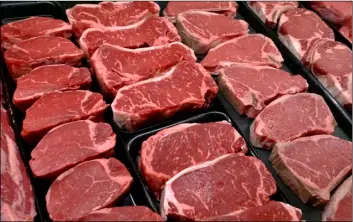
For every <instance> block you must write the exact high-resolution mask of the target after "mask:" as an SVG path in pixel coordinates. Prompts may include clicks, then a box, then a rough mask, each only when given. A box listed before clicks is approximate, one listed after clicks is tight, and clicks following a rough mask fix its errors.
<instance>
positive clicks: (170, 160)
mask: <svg viewBox="0 0 353 222" xmlns="http://www.w3.org/2000/svg"><path fill="white" fill-rule="evenodd" d="M216 132H217V133H216ZM237 152H239V153H246V152H247V147H246V144H245V141H244V139H243V138H242V137H241V136H240V135H239V133H238V132H237V131H236V130H235V129H234V128H233V127H232V125H231V124H229V123H228V122H227V121H222V122H212V123H184V124H179V125H176V126H173V127H170V128H167V129H164V130H162V131H159V132H158V133H157V134H155V135H153V136H151V137H149V138H148V139H147V140H146V141H144V142H143V143H142V148H141V156H140V160H139V166H140V169H141V173H142V174H143V175H144V177H145V180H146V182H147V184H148V187H149V188H150V190H152V191H153V192H154V193H155V195H156V196H159V195H160V193H161V191H162V189H163V187H164V184H165V183H166V182H167V181H168V180H169V179H170V178H172V177H173V176H174V175H175V174H177V173H179V172H180V171H182V170H183V169H186V168H188V167H190V166H193V165H195V164H198V163H201V162H205V161H208V160H212V159H215V158H217V157H219V156H222V155H224V154H227V153H237Z"/></svg>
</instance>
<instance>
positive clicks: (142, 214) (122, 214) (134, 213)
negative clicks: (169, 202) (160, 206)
mask: <svg viewBox="0 0 353 222" xmlns="http://www.w3.org/2000/svg"><path fill="white" fill-rule="evenodd" d="M80 221H163V219H162V217H161V216H159V214H156V213H154V212H153V211H152V210H150V209H149V208H147V207H145V206H126V207H112V208H104V209H101V210H97V211H94V212H92V213H90V214H88V215H86V216H84V217H83V218H81V219H80Z"/></svg>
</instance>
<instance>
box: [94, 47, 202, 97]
mask: <svg viewBox="0 0 353 222" xmlns="http://www.w3.org/2000/svg"><path fill="white" fill-rule="evenodd" d="M182 60H186V61H196V57H195V55H194V52H193V51H192V50H191V49H190V48H188V47H187V46H185V45H184V44H182V43H180V42H174V43H170V44H167V45H163V46H155V47H149V48H143V49H126V48H123V47H120V46H111V45H103V46H101V47H100V48H99V49H97V50H96V52H95V53H94V54H93V56H92V58H91V64H92V67H93V69H94V71H95V73H96V77H97V81H98V84H99V86H100V89H101V91H102V92H103V93H104V95H105V97H107V98H108V99H114V97H115V96H116V93H117V92H118V90H119V89H120V88H121V87H123V86H126V85H130V84H133V83H136V82H138V81H141V80H145V79H148V78H151V77H155V76H158V75H160V74H161V73H163V72H164V71H166V70H167V69H169V68H171V67H173V66H174V65H175V64H177V63H178V62H179V61H182Z"/></svg>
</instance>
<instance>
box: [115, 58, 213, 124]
mask: <svg viewBox="0 0 353 222" xmlns="http://www.w3.org/2000/svg"><path fill="white" fill-rule="evenodd" d="M217 91H218V87H217V85H216V83H215V82H214V81H213V79H212V77H211V76H210V74H209V73H208V72H207V71H206V70H205V69H204V68H203V67H202V66H201V65H200V64H198V63H195V62H186V61H184V62H180V63H178V64H177V65H176V66H174V67H173V68H172V69H170V70H169V71H168V72H167V73H165V74H164V75H162V76H158V77H155V78H152V79H149V80H145V81H141V82H138V83H135V84H132V85H129V86H125V87H123V88H121V89H120V90H119V91H118V94H117V95H116V97H115V99H114V102H113V104H112V110H113V115H114V121H115V123H116V124H117V125H118V126H119V127H121V128H125V129H127V130H129V131H135V130H137V129H140V128H142V127H145V126H148V125H151V124H156V122H160V121H163V120H166V119H169V118H170V117H172V116H173V115H175V114H178V113H188V112H195V111H199V110H203V109H206V108H208V107H209V106H210V103H211V102H212V100H213V99H214V98H215V97H216V94H217Z"/></svg>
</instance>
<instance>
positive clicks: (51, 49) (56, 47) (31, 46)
mask: <svg viewBox="0 0 353 222" xmlns="http://www.w3.org/2000/svg"><path fill="white" fill-rule="evenodd" d="M82 58H83V52H82V51H81V50H80V49H79V48H77V47H76V46H75V45H74V43H72V42H71V41H70V40H68V39H65V38H61V37H54V36H39V37H34V38H31V39H28V40H24V41H22V42H19V43H17V44H15V45H13V46H12V47H11V48H10V49H9V50H7V51H6V52H5V53H4V59H5V62H6V65H7V69H8V70H9V73H10V75H11V77H12V78H13V79H16V78H18V77H20V76H22V75H25V74H27V73H29V72H30V71H32V70H33V69H34V68H36V67H39V66H42V65H51V64H67V65H72V66H79V65H80V64H81V59H82Z"/></svg>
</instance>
